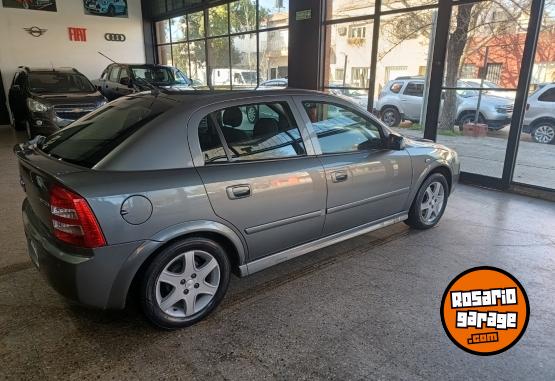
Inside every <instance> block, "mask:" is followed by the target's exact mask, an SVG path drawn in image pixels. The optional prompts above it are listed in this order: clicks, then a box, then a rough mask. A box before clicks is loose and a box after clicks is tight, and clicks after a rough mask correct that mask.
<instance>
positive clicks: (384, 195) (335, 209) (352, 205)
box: [326, 187, 410, 214]
mask: <svg viewBox="0 0 555 381" xmlns="http://www.w3.org/2000/svg"><path fill="white" fill-rule="evenodd" d="M409 191H410V188H409V187H406V188H401V189H397V190H394V191H391V192H387V193H382V194H379V195H377V196H373V197H368V198H365V199H363V200H358V201H354V202H350V203H348V204H343V205H338V206H334V207H333V208H328V209H327V210H326V213H327V214H332V213H336V212H341V211H342V210H345V209H350V208H355V207H357V206H360V205H363V204H367V203H369V202H374V201H378V200H381V199H384V198H388V197H392V196H396V195H398V194H402V193H408V192H409Z"/></svg>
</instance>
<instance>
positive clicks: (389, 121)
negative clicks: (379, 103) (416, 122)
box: [382, 110, 395, 127]
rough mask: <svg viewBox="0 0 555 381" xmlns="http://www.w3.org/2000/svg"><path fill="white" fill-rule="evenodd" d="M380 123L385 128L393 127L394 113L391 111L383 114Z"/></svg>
mask: <svg viewBox="0 0 555 381" xmlns="http://www.w3.org/2000/svg"><path fill="white" fill-rule="evenodd" d="M382 121H383V122H384V123H385V125H386V126H388V127H393V125H394V124H395V113H394V112H393V111H391V110H388V111H386V112H384V114H383V116H382Z"/></svg>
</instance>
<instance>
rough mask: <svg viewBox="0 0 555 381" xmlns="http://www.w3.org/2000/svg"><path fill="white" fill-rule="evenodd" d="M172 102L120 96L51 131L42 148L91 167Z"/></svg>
mask: <svg viewBox="0 0 555 381" xmlns="http://www.w3.org/2000/svg"><path fill="white" fill-rule="evenodd" d="M172 106H173V102H171V101H170V100H168V99H165V98H161V97H153V96H137V97H127V98H121V99H119V100H117V101H115V102H112V103H110V104H108V105H106V106H104V107H102V108H100V109H99V110H98V111H95V112H93V113H91V114H89V115H87V116H85V117H84V118H82V119H79V120H78V121H77V122H75V123H72V124H71V125H70V126H68V127H66V128H64V129H62V130H60V131H58V132H56V133H55V134H53V135H50V136H49V137H48V139H47V140H46V142H45V143H44V144H43V146H42V147H41V149H42V151H43V152H45V153H47V154H49V155H51V156H53V157H55V158H61V159H62V160H65V161H67V162H69V163H74V164H77V165H81V166H83V167H87V168H92V167H93V166H94V165H96V164H97V163H98V162H99V161H100V160H102V159H103V158H104V157H105V156H106V155H108V154H109V153H110V152H111V151H112V150H113V149H114V148H116V147H117V146H119V145H120V144H121V143H122V142H123V141H125V140H126V139H127V138H129V137H130V136H131V135H133V134H134V133H135V132H136V131H138V130H139V129H140V128H141V127H142V126H144V125H145V124H147V123H148V122H150V121H151V120H153V119H154V118H156V117H157V116H159V115H160V114H162V113H163V112H165V111H166V110H168V109H169V108H171V107H172Z"/></svg>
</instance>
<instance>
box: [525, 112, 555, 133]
mask: <svg viewBox="0 0 555 381" xmlns="http://www.w3.org/2000/svg"><path fill="white" fill-rule="evenodd" d="M546 122H547V123H549V124H552V125H554V126H555V118H552V117H549V116H542V117H540V118H538V119H535V120H534V121H533V122H532V123H530V133H532V129H534V128H536V127H537V126H538V125H539V124H541V123H546Z"/></svg>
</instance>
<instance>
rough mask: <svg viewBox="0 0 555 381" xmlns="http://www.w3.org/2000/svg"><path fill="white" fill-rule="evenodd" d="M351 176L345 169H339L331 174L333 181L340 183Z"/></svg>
mask: <svg viewBox="0 0 555 381" xmlns="http://www.w3.org/2000/svg"><path fill="white" fill-rule="evenodd" d="M348 177H349V176H348V175H347V172H345V171H337V172H333V173H332V174H331V181H332V182H334V183H340V182H343V181H345V180H347V178H348Z"/></svg>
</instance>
